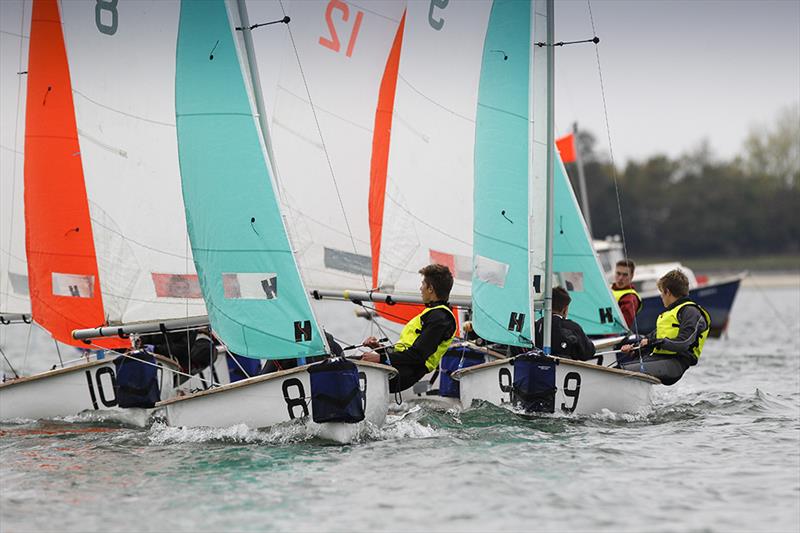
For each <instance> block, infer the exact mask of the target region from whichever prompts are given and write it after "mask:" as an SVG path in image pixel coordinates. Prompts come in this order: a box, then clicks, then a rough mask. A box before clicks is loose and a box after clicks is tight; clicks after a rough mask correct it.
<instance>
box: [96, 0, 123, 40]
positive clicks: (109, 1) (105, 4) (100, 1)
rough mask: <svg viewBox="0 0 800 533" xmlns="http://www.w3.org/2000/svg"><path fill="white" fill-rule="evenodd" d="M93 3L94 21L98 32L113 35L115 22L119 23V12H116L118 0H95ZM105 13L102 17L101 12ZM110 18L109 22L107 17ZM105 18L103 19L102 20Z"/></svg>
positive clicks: (115, 26)
mask: <svg viewBox="0 0 800 533" xmlns="http://www.w3.org/2000/svg"><path fill="white" fill-rule="evenodd" d="M96 2H97V3H96V4H95V5H94V23H95V24H96V25H97V29H98V30H100V33H105V34H106V35H114V34H115V33H117V24H118V23H119V14H118V13H117V2H119V0H96ZM104 13H107V15H106V16H105V17H104V16H103V14H104ZM109 18H110V19H111V20H110V22H109V23H106V22H105V21H108V19H109ZM104 19H105V21H104Z"/></svg>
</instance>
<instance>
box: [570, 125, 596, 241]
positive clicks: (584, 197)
mask: <svg viewBox="0 0 800 533" xmlns="http://www.w3.org/2000/svg"><path fill="white" fill-rule="evenodd" d="M572 143H573V145H574V147H575V164H576V165H577V166H578V186H579V187H580V189H581V209H582V211H583V219H584V220H585V221H586V227H587V228H589V237H590V238H593V237H594V232H593V231H592V217H591V214H590V213H589V195H588V194H587V193H586V176H585V175H584V173H583V159H581V151H580V150H578V123H577V122H573V123H572Z"/></svg>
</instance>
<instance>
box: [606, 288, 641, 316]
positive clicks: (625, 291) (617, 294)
mask: <svg viewBox="0 0 800 533" xmlns="http://www.w3.org/2000/svg"><path fill="white" fill-rule="evenodd" d="M611 292H612V293H613V294H614V298H616V299H617V302H619V299H620V298H622V297H623V296H625V295H626V294H633V295H634V296H636V302H637V305H636V314H637V315H638V314H639V311H641V310H642V297H641V296H639V293H638V292H636V290H635V289H620V290H616V289H611Z"/></svg>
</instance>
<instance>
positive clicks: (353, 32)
mask: <svg viewBox="0 0 800 533" xmlns="http://www.w3.org/2000/svg"><path fill="white" fill-rule="evenodd" d="M334 11H341V17H342V20H343V21H344V22H347V20H348V19H349V18H350V6H348V5H347V4H345V3H344V2H342V0H330V2H328V7H327V8H326V9H325V22H327V23H328V31H329V32H330V39H329V38H327V37H325V36H324V35H323V36H322V37H320V38H319V44H321V45H322V46H324V47H325V48H330V49H331V50H333V51H334V52H338V51H339V50H340V49H341V43H340V42H339V34H338V33H336V25H335V24H334V22H333V12H334ZM363 19H364V12H363V11H356V17H355V20H354V21H353V27H352V28H351V29H350V40H349V41H348V42H347V51H346V52H345V55H346V56H347V57H351V56H352V55H353V48H354V47H355V45H356V39H357V38H358V30H359V29H360V28H361V21H362V20H363Z"/></svg>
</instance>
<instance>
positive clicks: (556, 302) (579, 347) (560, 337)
mask: <svg viewBox="0 0 800 533" xmlns="http://www.w3.org/2000/svg"><path fill="white" fill-rule="evenodd" d="M570 302H572V298H571V297H570V295H569V293H568V292H567V290H566V289H564V288H563V287H555V288H554V289H553V323H552V329H551V331H552V334H551V339H550V345H551V346H552V350H553V351H552V354H553V355H557V356H559V357H567V358H569V359H577V360H579V361H586V360H588V359H592V358H593V357H594V343H592V341H591V340H589V337H587V336H586V333H584V331H583V328H582V327H581V326H580V324H578V323H577V322H573V321H572V320H569V319H568V318H567V313H569V304H570ZM534 337H535V338H534V340H535V343H536V346H537V347H539V348H541V347H542V345H543V344H544V319H543V318H540V319H539V320H537V321H536V324H535V330H534Z"/></svg>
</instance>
